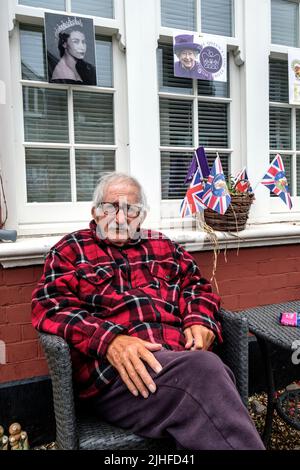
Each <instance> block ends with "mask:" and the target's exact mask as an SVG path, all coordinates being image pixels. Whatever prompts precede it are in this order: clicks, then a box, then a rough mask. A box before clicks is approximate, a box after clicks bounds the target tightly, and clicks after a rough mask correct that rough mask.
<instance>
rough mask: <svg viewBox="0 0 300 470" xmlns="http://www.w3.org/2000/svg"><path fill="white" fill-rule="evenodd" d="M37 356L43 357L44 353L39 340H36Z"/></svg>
mask: <svg viewBox="0 0 300 470" xmlns="http://www.w3.org/2000/svg"><path fill="white" fill-rule="evenodd" d="M38 357H45V353H44V350H43V347H42V345H41V343H40V342H38Z"/></svg>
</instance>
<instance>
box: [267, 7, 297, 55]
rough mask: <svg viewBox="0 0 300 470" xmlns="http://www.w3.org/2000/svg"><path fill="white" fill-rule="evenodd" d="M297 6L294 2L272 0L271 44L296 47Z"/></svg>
mask: <svg viewBox="0 0 300 470" xmlns="http://www.w3.org/2000/svg"><path fill="white" fill-rule="evenodd" d="M298 8H299V5H298V4H297V3H295V2H288V1H287V0H272V4H271V12H272V19H271V30H272V44H284V45H286V46H294V47H298Z"/></svg>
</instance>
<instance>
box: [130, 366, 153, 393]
mask: <svg viewBox="0 0 300 470" xmlns="http://www.w3.org/2000/svg"><path fill="white" fill-rule="evenodd" d="M132 366H133V370H131V371H130V378H131V380H132V381H133V382H134V384H135V385H136V387H137V388H138V390H139V391H140V393H141V394H142V395H143V397H144V398H148V396H149V391H150V392H151V393H155V392H156V385H155V382H154V381H153V379H152V377H151V375H150V374H149V372H148V371H147V369H146V367H145V366H144V363H143V362H142V361H141V360H140V359H139V358H136V357H135V358H132ZM131 374H132V375H131Z"/></svg>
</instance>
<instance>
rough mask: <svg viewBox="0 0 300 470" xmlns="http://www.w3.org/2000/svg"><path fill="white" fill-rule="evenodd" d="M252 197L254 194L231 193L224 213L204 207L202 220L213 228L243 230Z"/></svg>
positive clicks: (226, 230) (223, 230)
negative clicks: (229, 201)
mask: <svg viewBox="0 0 300 470" xmlns="http://www.w3.org/2000/svg"><path fill="white" fill-rule="evenodd" d="M253 198H254V194H247V193H243V194H242V193H241V194H234V195H231V203H230V205H229V207H228V209H227V211H226V212H225V214H224V215H221V214H218V212H215V211H212V210H211V209H205V211H204V220H205V222H206V223H207V225H209V226H210V227H211V228H213V229H214V230H219V231H222V232H239V231H240V230H244V228H245V227H246V223H247V219H248V215H249V210H250V206H251V204H252V202H253Z"/></svg>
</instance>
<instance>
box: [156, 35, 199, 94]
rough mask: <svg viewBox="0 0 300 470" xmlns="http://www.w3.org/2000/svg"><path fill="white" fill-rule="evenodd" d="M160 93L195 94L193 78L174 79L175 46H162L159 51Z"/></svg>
mask: <svg viewBox="0 0 300 470" xmlns="http://www.w3.org/2000/svg"><path fill="white" fill-rule="evenodd" d="M157 61H158V80H159V91H165V92H171V93H187V94H191V93H193V80H192V79H191V78H181V77H174V59H173V46H170V45H169V44H160V45H159V47H158V50H157Z"/></svg>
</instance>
